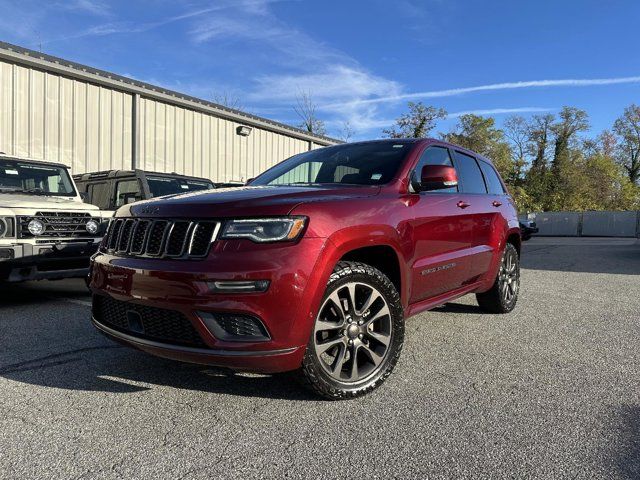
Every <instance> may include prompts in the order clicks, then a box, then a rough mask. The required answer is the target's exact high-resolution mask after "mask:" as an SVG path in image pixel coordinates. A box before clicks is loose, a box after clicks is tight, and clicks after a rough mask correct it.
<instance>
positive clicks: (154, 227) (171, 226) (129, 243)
mask: <svg viewBox="0 0 640 480" xmlns="http://www.w3.org/2000/svg"><path fill="white" fill-rule="evenodd" d="M218 227H219V223H218V222H212V221H199V222H190V221H186V220H165V219H153V220H152V219H144V218H118V219H115V220H113V221H112V222H111V224H110V225H109V229H108V230H107V234H106V238H105V240H104V242H103V246H104V249H105V250H106V251H108V252H111V253H115V254H116V255H127V256H134V257H154V258H202V257H205V256H207V254H208V253H209V248H210V247H211V243H212V242H213V241H214V240H215V236H216V234H217V232H218Z"/></svg>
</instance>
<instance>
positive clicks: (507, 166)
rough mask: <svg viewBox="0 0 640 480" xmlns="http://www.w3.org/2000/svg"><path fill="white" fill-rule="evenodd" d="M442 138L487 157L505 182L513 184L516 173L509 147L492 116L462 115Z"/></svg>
mask: <svg viewBox="0 0 640 480" xmlns="http://www.w3.org/2000/svg"><path fill="white" fill-rule="evenodd" d="M442 138H443V139H444V140H446V141H447V142H451V143H455V144H456V145H460V146H461V147H464V148H468V149H469V150H473V151H474V152H478V153H479V154H480V155H484V156H485V157H487V158H489V159H490V160H491V161H492V162H493V164H494V165H495V167H496V169H497V170H498V171H499V172H500V175H501V176H502V178H503V179H504V180H505V182H507V183H508V184H509V185H514V183H515V178H516V173H515V166H514V162H513V160H512V158H511V148H510V147H509V144H508V143H507V142H506V141H505V136H504V132H503V131H502V130H499V129H498V128H496V126H495V119H493V118H492V117H482V116H480V115H474V114H467V115H462V116H461V117H460V118H459V119H458V124H457V125H456V127H455V129H454V131H453V132H450V133H447V134H444V135H442Z"/></svg>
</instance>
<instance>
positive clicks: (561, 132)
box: [551, 106, 589, 173]
mask: <svg viewBox="0 0 640 480" xmlns="http://www.w3.org/2000/svg"><path fill="white" fill-rule="evenodd" d="M558 117H559V119H558V121H557V122H556V123H554V124H553V125H552V126H551V131H552V132H553V133H554V135H555V146H554V152H553V164H552V168H553V169H555V170H556V173H560V170H561V168H562V164H563V162H567V161H568V160H569V159H570V156H571V151H570V150H571V147H572V145H573V142H574V141H576V140H577V135H578V134H579V133H581V132H584V131H586V130H589V116H588V115H587V112H585V111H584V110H580V109H579V108H575V107H566V106H565V107H562V110H561V111H560V114H559V115H558Z"/></svg>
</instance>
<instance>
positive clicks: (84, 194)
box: [80, 192, 91, 203]
mask: <svg viewBox="0 0 640 480" xmlns="http://www.w3.org/2000/svg"><path fill="white" fill-rule="evenodd" d="M80 199H81V200H82V201H83V202H84V203H91V194H90V193H89V192H80Z"/></svg>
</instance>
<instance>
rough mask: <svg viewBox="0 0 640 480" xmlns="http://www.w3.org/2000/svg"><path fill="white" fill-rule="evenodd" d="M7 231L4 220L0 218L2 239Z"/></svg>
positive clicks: (0, 235)
mask: <svg viewBox="0 0 640 480" xmlns="http://www.w3.org/2000/svg"><path fill="white" fill-rule="evenodd" d="M8 230H9V229H8V228H7V223H6V222H5V220H4V218H0V237H4V236H5V234H6V233H7V231H8Z"/></svg>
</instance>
